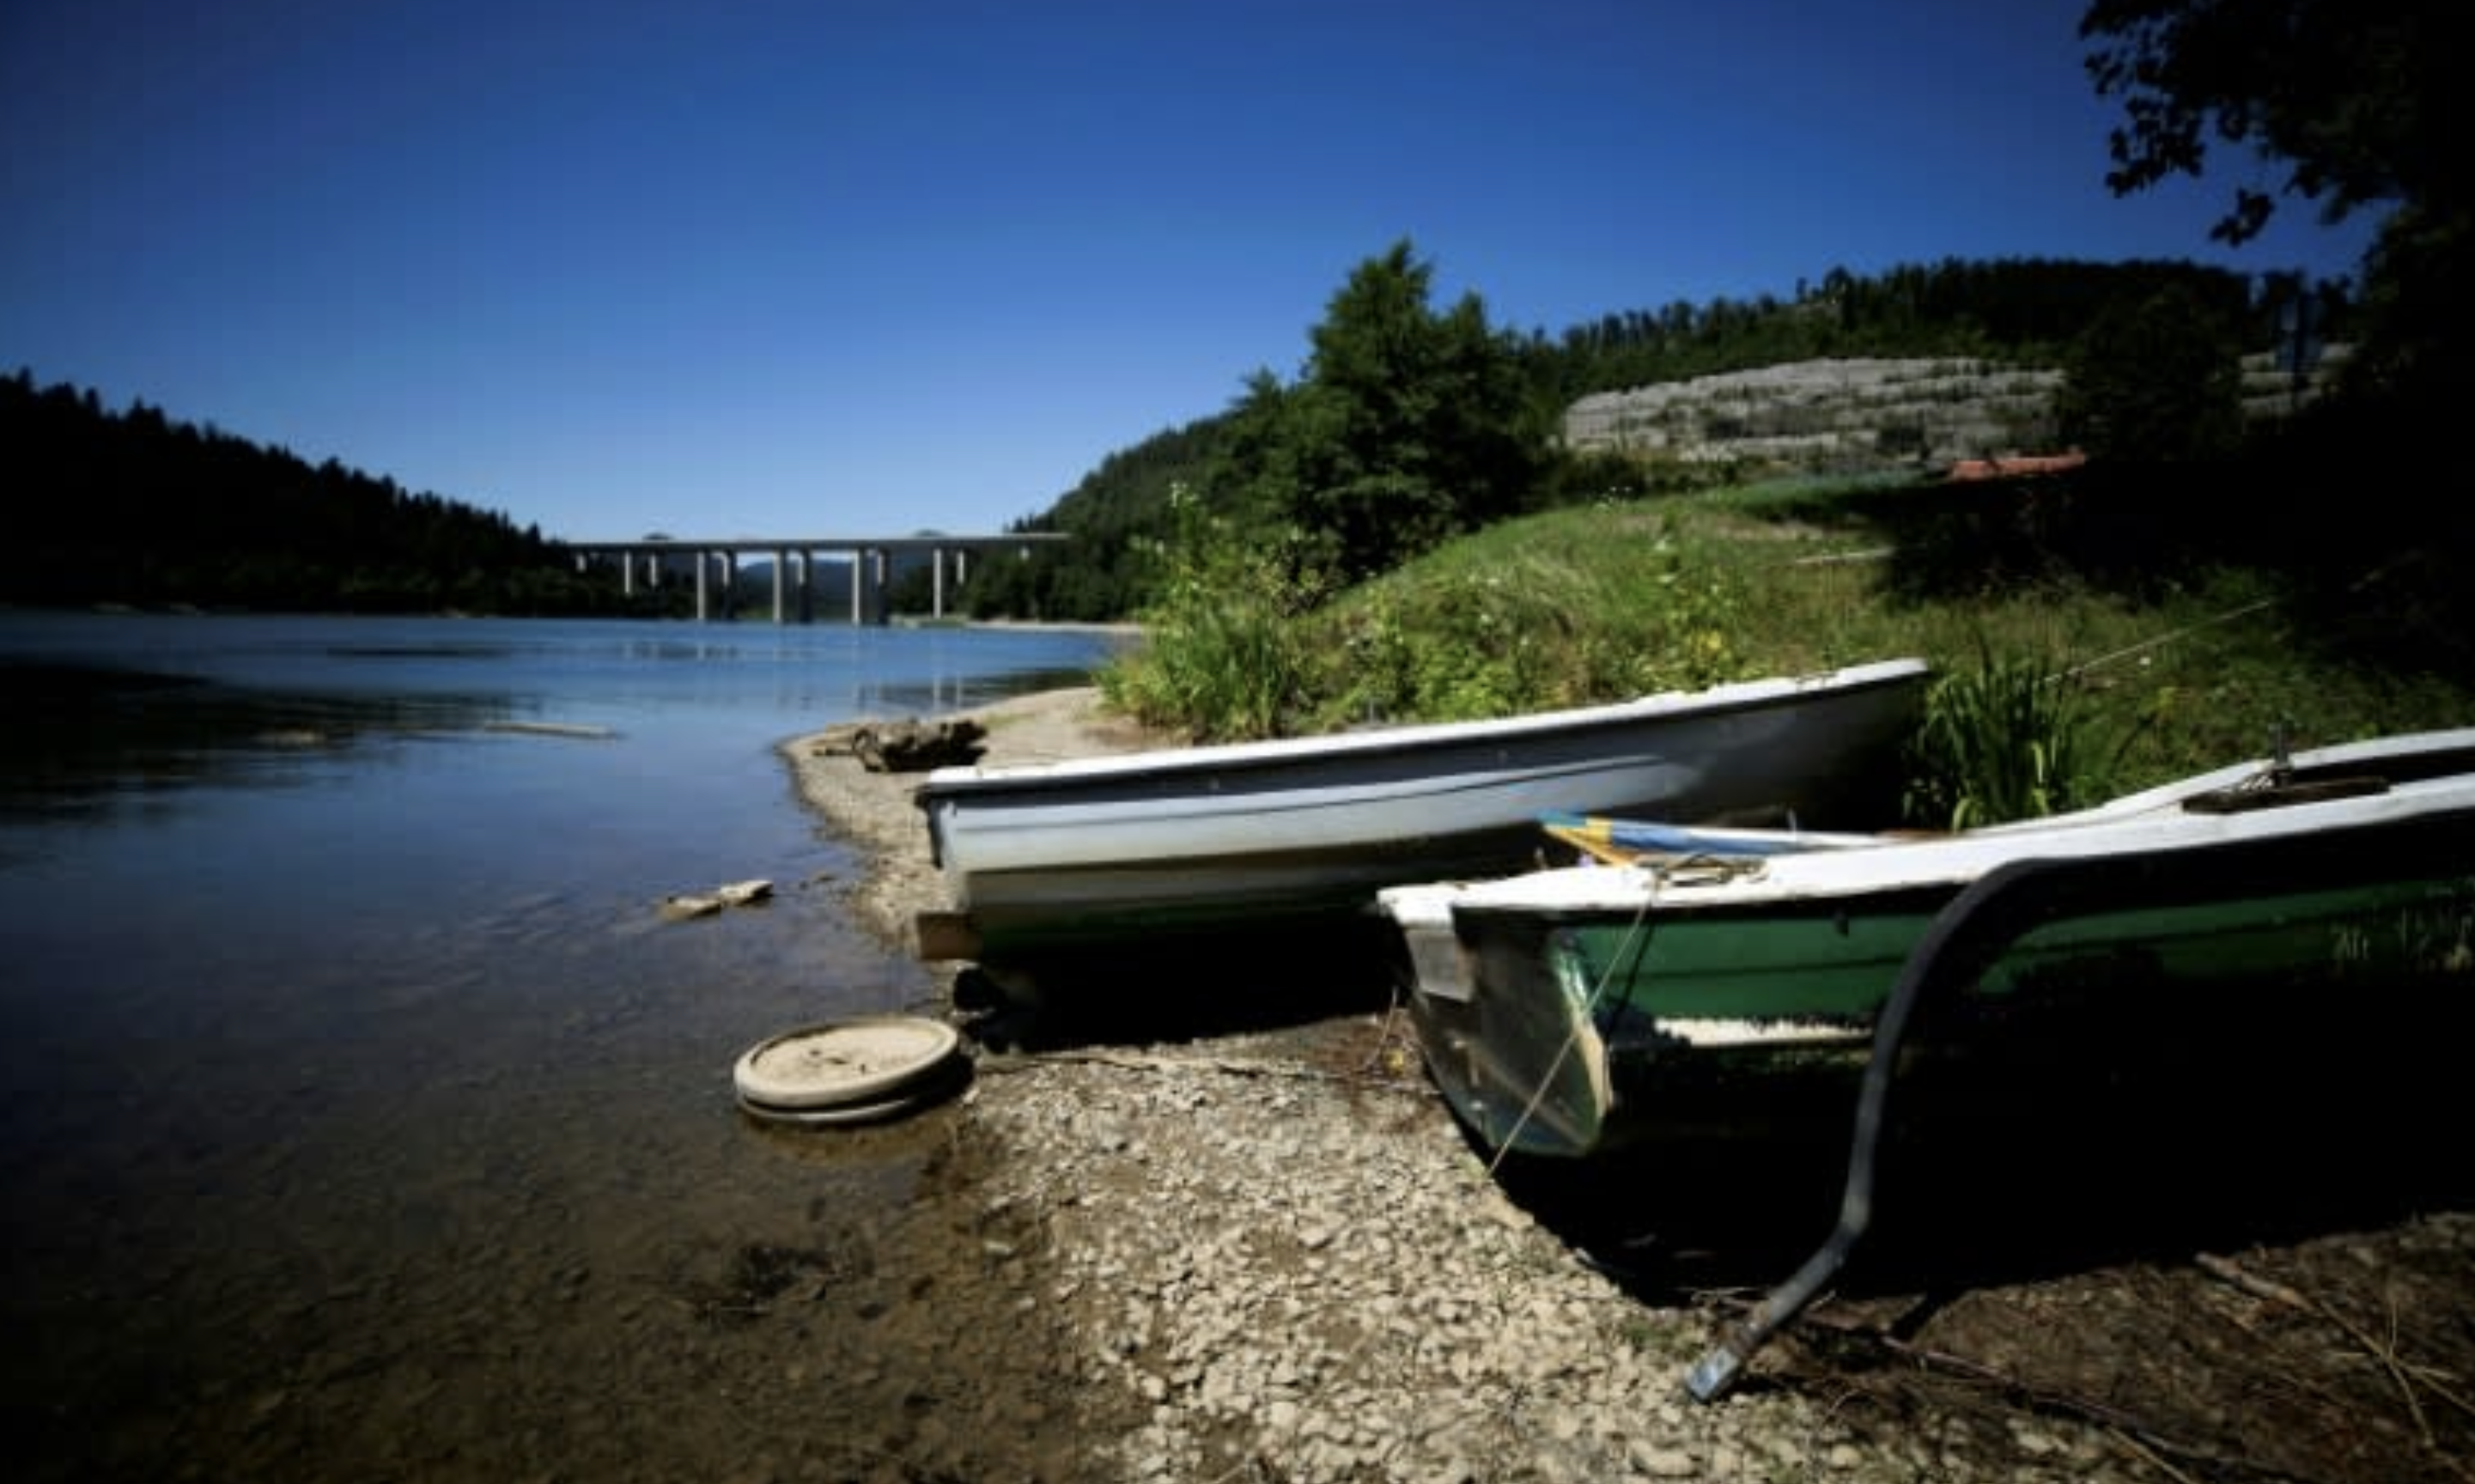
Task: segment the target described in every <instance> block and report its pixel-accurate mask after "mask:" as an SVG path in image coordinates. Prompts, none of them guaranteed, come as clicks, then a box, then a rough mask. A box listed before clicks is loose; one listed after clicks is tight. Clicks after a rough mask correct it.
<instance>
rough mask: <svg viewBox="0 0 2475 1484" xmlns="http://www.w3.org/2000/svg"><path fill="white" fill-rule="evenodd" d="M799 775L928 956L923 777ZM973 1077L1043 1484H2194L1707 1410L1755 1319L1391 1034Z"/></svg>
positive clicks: (1178, 1052)
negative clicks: (1700, 1379)
mask: <svg viewBox="0 0 2475 1484" xmlns="http://www.w3.org/2000/svg"><path fill="white" fill-rule="evenodd" d="M974 716H975V717H976V718H977V719H978V720H979V721H980V722H981V723H982V725H984V726H985V728H986V742H985V749H986V750H985V752H984V754H983V757H982V759H981V761H982V762H984V763H989V764H1005V763H1011V762H1028V761H1038V760H1046V759H1055V758H1062V757H1070V756H1085V755H1093V754H1096V753H1100V752H1106V751H1115V750H1125V749H1130V748H1135V747H1139V746H1143V745H1146V744H1151V743H1156V742H1160V741H1162V739H1158V738H1155V737H1150V736H1147V735H1146V734H1144V733H1143V732H1142V731H1141V730H1140V729H1139V728H1137V727H1134V726H1132V725H1131V724H1129V723H1126V722H1125V721H1123V720H1122V719H1119V718H1114V717H1112V716H1111V715H1109V714H1108V713H1107V711H1106V710H1105V708H1104V707H1103V706H1102V704H1101V702H1100V699H1099V696H1098V694H1097V693H1096V692H1092V691H1089V690H1070V691H1061V692H1053V693H1042V694H1039V695H1034V696H1027V697H1021V698H1017V699H1014V700H1010V701H1007V702H1003V703H1000V704H999V705H996V706H993V707H991V708H988V709H987V710H985V711H983V712H979V713H975V714H974ZM786 753H787V755H788V756H789V758H790V760H791V762H792V764H793V766H794V768H795V771H796V776H797V779H798V784H799V789H800V791H801V794H802V796H803V797H804V798H805V800H806V801H807V802H808V804H809V805H810V806H811V807H812V808H814V809H815V810H816V811H817V812H818V813H819V814H820V815H821V816H822V817H823V818H824V819H825V820H826V821H827V822H828V824H829V825H830V826H831V828H832V829H833V830H834V831H836V832H837V833H839V834H841V835H843V836H845V837H846V838H848V839H851V840H852V841H853V842H854V843H856V844H857V845H859V846H860V847H862V850H863V853H864V855H865V857H866V859H867V861H868V863H869V864H868V867H867V869H866V871H865V873H864V875H863V876H862V877H861V878H860V879H857V880H855V881H853V882H851V883H850V884H849V885H848V890H847V894H848V898H849V902H850V906H851V909H852V911H853V912H855V913H856V914H857V915H858V916H859V917H860V918H861V920H862V921H864V922H866V923H867V924H869V925H870V929H871V931H873V932H876V933H878V934H880V935H881V936H883V937H885V939H886V941H887V943H888V946H889V948H890V949H899V950H903V951H907V945H908V938H907V933H908V924H909V921H910V918H911V916H912V915H913V914H914V913H916V912H920V911H925V910H931V909H935V908H940V907H943V906H944V905H946V904H945V900H944V897H943V888H942V884H941V882H940V879H939V877H938V875H937V873H936V871H935V870H934V868H933V867H932V866H931V865H930V864H929V862H928V860H927V849H926V838H925V831H924V829H923V828H922V826H921V823H920V820H919V815H918V812H917V810H916V808H915V807H914V806H913V805H912V803H911V799H910V789H911V786H912V784H913V783H915V782H916V779H913V778H906V777H904V776H902V775H900V774H890V773H872V772H870V771H868V770H867V769H866V768H864V767H863V766H861V765H860V764H859V763H858V762H857V761H856V760H855V759H853V758H852V757H850V756H849V755H848V754H847V752H846V751H845V750H840V749H837V748H836V747H835V746H834V745H832V743H831V741H830V739H828V738H824V737H819V738H807V739H800V740H797V741H795V742H791V743H789V744H788V745H787V747H786ZM946 983H947V988H948V992H949V994H950V980H948V981H947V982H946ZM948 1004H949V1006H950V999H949V1002H948ZM972 1054H973V1057H974V1059H975V1063H976V1067H975V1076H974V1078H973V1081H972V1083H971V1085H970V1087H969V1089H968V1091H967V1092H966V1093H965V1094H963V1095H962V1096H961V1097H960V1098H959V1099H957V1100H956V1101H955V1102H954V1104H953V1105H952V1106H950V1107H943V1108H939V1109H935V1110H933V1111H932V1112H930V1113H929V1114H927V1115H926V1116H928V1117H932V1118H941V1119H946V1120H950V1123H951V1127H950V1129H949V1130H948V1131H947V1132H946V1135H945V1136H946V1137H948V1138H949V1139H950V1140H952V1141H953V1142H954V1143H955V1144H956V1145H958V1146H965V1147H968V1148H969V1149H970V1150H972V1151H973V1152H974V1157H972V1158H971V1159H969V1160H968V1172H969V1174H968V1179H967V1180H958V1181H955V1182H953V1183H952V1184H951V1185H949V1186H948V1187H947V1188H945V1189H943V1191H942V1193H941V1194H940V1195H939V1196H938V1197H937V1199H939V1200H942V1201H944V1202H947V1203H949V1204H950V1205H951V1209H950V1211H949V1212H948V1213H947V1214H946V1216H945V1217H944V1218H943V1221H942V1222H941V1223H935V1224H932V1225H940V1226H942V1227H943V1229H951V1230H957V1231H963V1232H968V1233H977V1234H978V1235H977V1242H978V1251H977V1254H976V1255H977V1256H978V1258H979V1259H980V1263H981V1266H980V1269H979V1271H980V1272H981V1274H982V1275H983V1277H984V1279H985V1281H984V1283H983V1284H981V1285H979V1287H978V1288H977V1290H976V1292H975V1294H974V1296H973V1297H971V1298H970V1299H969V1300H968V1301H967V1302H968V1306H969V1307H971V1308H973V1309H978V1308H980V1307H981V1306H982V1305H984V1306H985V1312H979V1313H974V1314H972V1315H971V1316H970V1317H969V1318H968V1319H966V1320H965V1321H964V1322H963V1326H964V1327H966V1328H968V1329H969V1330H970V1331H971V1332H972V1333H973V1335H974V1336H975V1343H977V1344H978V1345H980V1346H981V1347H983V1348H984V1349H986V1350H989V1351H990V1353H988V1354H986V1355H983V1356H981V1357H980V1360H979V1363H981V1364H983V1365H985V1366H987V1367H989V1368H991V1369H992V1370H993V1371H994V1372H996V1373H997V1374H998V1375H1001V1376H1013V1377H1016V1378H1017V1379H1016V1380H1015V1381H1014V1382H1013V1383H1012V1384H1017V1385H1020V1386H1022V1387H1024V1388H1031V1389H1040V1390H1042V1391H1044V1392H1046V1393H1049V1395H1047V1396H1046V1397H1045V1398H1044V1399H1043V1401H1042V1404H1041V1405H1039V1406H1036V1407H1033V1408H1030V1409H1028V1410H1017V1411H1013V1412H996V1411H992V1413H991V1416H990V1418H989V1419H986V1420H984V1421H985V1422H986V1423H987V1424H988V1425H993V1426H997V1427H1001V1428H1011V1429H1013V1430H1014V1432H1015V1433H1016V1436H1015V1438H1014V1439H1013V1442H1014V1443H1016V1444H1018V1445H1019V1446H1018V1447H1017V1448H1011V1449H1010V1451H1009V1454H1008V1457H1009V1465H1010V1466H1011V1467H1013V1468H1016V1469H1017V1470H1018V1471H1019V1476H1021V1477H1025V1478H1039V1479H1075V1480H1086V1479H1088V1480H1094V1481H1098V1480H1111V1481H1143V1484H1149V1481H1163V1484H1165V1481H1193V1480H1276V1479H1277V1480H1285V1481H1298V1484H1305V1481H1343V1480H1404V1481H1413V1480H1414V1481H1421V1484H1481V1481H1487V1484H1493V1481H1502V1480H1542V1481H1574V1484H1581V1481H1591V1484H1624V1481H1632V1480H1658V1479H1706V1480H1713V1481H1746V1484H1754V1481H1761V1484H1782V1481H1791V1480H1844V1481H1849V1484H1859V1481H1864V1484H1872V1481H1890V1480H1925V1479H1932V1480H1969V1479H1977V1478H1983V1479H1995V1478H2000V1479H2005V1480H2046V1479H2050V1480H2055V1481H2062V1480H2073V1481H2086V1480H2092V1479H2105V1478H2114V1477H2120V1478H2126V1479H2127V1478H2139V1477H2159V1476H2161V1475H2158V1474H2154V1473H2150V1472H2144V1471H2143V1470H2141V1469H2140V1468H2139V1467H2137V1465H2138V1459H2137V1457H2136V1455H2135V1454H2133V1453H2131V1452H2128V1451H2126V1450H2125V1449H2124V1448H2123V1447H2122V1446H2121V1445H2120V1441H2119V1440H2117V1439H2116V1438H2114V1437H2112V1436H2110V1435H2109V1434H2108V1433H2107V1432H2106V1431H2104V1430H2103V1429H2099V1428H2095V1427H2092V1426H2088V1425H2085V1424H2081V1423H2076V1422H2074V1421H2072V1420H2069V1419H2049V1418H2043V1417H2038V1416H2036V1415H2035V1414H2033V1413H2026V1412H2022V1413H2017V1414H2012V1415H2009V1416H2007V1417H1996V1418H1993V1419H1991V1420H1989V1418H1988V1417H1986V1416H1983V1415H1966V1414H1953V1415H1951V1416H1948V1417H1945V1418H1940V1419H1934V1420H1925V1421H1920V1420H1918V1419H1915V1418H1909V1419H1904V1420H1901V1421H1900V1422H1899V1423H1898V1424H1897V1425H1886V1423H1885V1420H1884V1419H1883V1418H1881V1417H1879V1416H1878V1415H1875V1414H1872V1413H1870V1412H1869V1411H1868V1410H1867V1409H1865V1408H1861V1407H1858V1408H1847V1409H1842V1408H1838V1407H1835V1406H1834V1405H1833V1404H1832V1402H1831V1400H1830V1399H1828V1398H1824V1397H1817V1396H1815V1395H1813V1394H1812V1393H1811V1392H1810V1391H1809V1390H1807V1389H1804V1388H1797V1387H1787V1386H1777V1385H1771V1384H1766V1383H1765V1382H1764V1380H1763V1378H1762V1369H1763V1358H1762V1356H1761V1355H1759V1354H1757V1355H1756V1356H1755V1357H1754V1364H1753V1365H1752V1367H1751V1368H1750V1369H1749V1372H1748V1375H1747V1377H1746V1379H1745V1381H1744V1382H1742V1383H1740V1384H1739V1385H1738V1386H1737V1387H1736V1388H1735V1389H1733V1390H1732V1391H1730V1392H1729V1393H1728V1395H1726V1396H1725V1397H1723V1398H1721V1399H1718V1400H1716V1401H1712V1402H1706V1403H1705V1402H1702V1401H1697V1400H1695V1399H1692V1398H1691V1397H1690V1396H1689V1395H1688V1393H1687V1391H1686V1388H1685V1380H1686V1376H1687V1374H1688V1372H1689V1371H1690V1369H1691V1368H1692V1366H1693V1365H1694V1363H1695V1362H1696V1361H1697V1360H1698V1359H1700V1358H1701V1357H1702V1356H1703V1354H1704V1353H1705V1352H1706V1351H1707V1350H1709V1348H1710V1347H1711V1345H1712V1344H1713V1343H1714V1341H1715V1340H1716V1339H1717V1338H1718V1337H1719V1336H1720V1334H1721V1333H1722V1332H1723V1325H1724V1322H1725V1321H1726V1320H1727V1318H1728V1317H1729V1314H1730V1313H1731V1312H1733V1311H1730V1310H1728V1309H1726V1308H1724V1307H1722V1306H1720V1305H1718V1304H1716V1303H1711V1302H1675V1303H1668V1304H1658V1303H1649V1302H1644V1301H1643V1300H1642V1299H1641V1298H1639V1297H1638V1296H1636V1295H1635V1294H1633V1293H1632V1292H1630V1291H1629V1290H1628V1289H1627V1288H1626V1287H1624V1286H1623V1285H1622V1284H1620V1283H1619V1282H1618V1281H1617V1280H1616V1279H1615V1278H1614V1277H1611V1276H1609V1275H1608V1274H1607V1273H1606V1272H1605V1271H1603V1270H1602V1269H1601V1268H1600V1267H1599V1266H1597V1265H1596V1264H1594V1263H1593V1262H1591V1261H1589V1260H1587V1259H1586V1257H1585V1254H1582V1253H1577V1252H1576V1251H1575V1250H1574V1249H1573V1248H1572V1247H1570V1246H1569V1245H1568V1244H1567V1243H1566V1242H1565V1241H1564V1240H1562V1239H1561V1238H1560V1237H1559V1236H1558V1235H1557V1234H1556V1232H1555V1231H1553V1230H1551V1229H1549V1228H1547V1227H1546V1226H1544V1225H1543V1224H1542V1223H1541V1222H1540V1221H1538V1220H1537V1219H1535V1218H1534V1217H1533V1216H1532V1213H1531V1212H1530V1211H1528V1210H1527V1209H1525V1208H1524V1207H1523V1206H1522V1205H1521V1204H1518V1203H1517V1202H1516V1201H1515V1200H1514V1199H1512V1198H1511V1197H1509V1196H1508V1195H1507V1193H1506V1191H1505V1189H1504V1188H1503V1186H1502V1185H1501V1183H1500V1182H1499V1181H1498V1180H1496V1179H1495V1172H1493V1171H1492V1170H1491V1169H1490V1168H1489V1165H1488V1163H1487V1161H1486V1160H1485V1159H1484V1158H1483V1156H1481V1154H1480V1153H1479V1151H1478V1150H1477V1148H1476V1147H1475V1146H1474V1145H1473V1144H1472V1143H1471V1142H1470V1141H1469V1140H1467V1139H1466V1138H1465V1137H1464V1136H1463V1135H1462V1133H1461V1132H1460V1131H1459V1130H1458V1126H1457V1125H1456V1123H1455V1121H1454V1119H1453V1117H1452V1115H1451V1113H1450V1110H1449V1108H1448V1107H1446V1105H1445V1104H1444V1103H1443V1102H1442V1101H1441V1099H1440V1098H1439V1097H1438V1096H1437V1095H1436V1094H1435V1093H1434V1090H1433V1088H1432V1086H1431V1085H1430V1084H1429V1083H1427V1082H1426V1081H1425V1079H1424V1076H1423V1073H1422V1070H1421V1068H1420V1067H1419V1064H1418V1060H1417V1053H1416V1049H1415V1046H1414V1044H1413V1043H1412V1042H1411V1041H1410V1040H1409V1035H1408V1027H1407V1024H1406V1020H1403V1019H1402V1018H1401V1017H1399V1016H1397V1015H1395V1014H1393V1013H1391V1012H1389V1011H1387V1010H1380V1009H1379V1010H1352V1011H1350V1012H1349V1013H1347V1014H1342V1015H1336V1016H1335V1017H1333V1018H1331V1019H1328V1020H1323V1021H1316V1022H1311V1023H1308V1024H1303V1025H1292V1026H1280V1027H1272V1028H1262V1027H1253V1028H1246V1029H1242V1030H1237V1031H1233V1032H1231V1033H1230V1034H1225V1035H1211V1034H1207V1035H1204V1036H1202V1037H1199V1038H1190V1039H1181V1040H1178V1041H1175V1042H1170V1043H1157V1044H1140V1043H1138V1044H1126V1043H1122V1042H1118V1041H1115V1040H1105V1039H1104V1040H1096V1041H1092V1042H1088V1043H1085V1044H1080V1045H1070V1044H1069V1045H1065V1046H1052V1047H1049V1048H1047V1049H1044V1050H1041V1051H1038V1052H1024V1051H1021V1050H1017V1049H1012V1048H1008V1047H1002V1046H995V1045H974V1046H973V1048H972ZM1814 1235H1815V1236H1816V1238H1817V1239H1818V1238H1819V1236H1820V1235H1822V1232H1821V1231H1816V1232H1815V1233H1814ZM1784 1276H1785V1275H1784V1273H1782V1274H1781V1275H1780V1277H1784ZM1752 1297H1758V1295H1739V1296H1737V1299H1738V1301H1739V1303H1740V1304H1741V1302H1745V1301H1748V1300H1749V1299H1750V1298H1752ZM945 1302H946V1304H947V1305H948V1307H949V1308H950V1307H951V1306H952V1305H953V1303H954V1302H956V1300H955V1295H954V1294H953V1293H951V1292H948V1293H947V1294H946V1296H945ZM1008 1336H1012V1337H1014V1341H1015V1345H1016V1350H1017V1353H1014V1354H1013V1355H1012V1356H1011V1358H1009V1357H1008V1356H1007V1354H1006V1353H1005V1350H1006V1346H1007V1337H1008ZM999 1384H1008V1383H1006V1382H1003V1381H1000V1382H999ZM938 1436H941V1437H944V1436H949V1434H947V1433H945V1432H943V1431H941V1432H940V1433H939V1434H938ZM949 1446H950V1445H949ZM971 1456H975V1457H978V1458H979V1459H980V1460H981V1462H982V1463H983V1464H985V1461H986V1455H985V1454H979V1455H971ZM915 1462H916V1460H915ZM898 1476H903V1477H911V1476H919V1475H917V1474H902V1475H898Z"/></svg>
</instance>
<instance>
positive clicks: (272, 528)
mask: <svg viewBox="0 0 2475 1484" xmlns="http://www.w3.org/2000/svg"><path fill="white" fill-rule="evenodd" d="M0 449H6V450H8V454H7V457H8V460H9V466H10V467H9V480H10V483H11V485H12V488H13V489H14V491H15V492H16V493H15V498H14V499H12V500H11V502H10V504H11V508H12V512H13V516H12V521H13V528H12V532H11V536H12V541H11V560H10V561H9V562H8V563H6V564H5V565H0V601H7V602H12V603H19V604H26V605H31V606H66V605H80V606H83V605H87V604H95V603H125V604H130V605H134V606H141V607H170V606H182V605H192V606H198V607H214V608H242V609H254V610H259V611H265V612H299V611H322V612H356V613H443V612H462V613H486V614H503V615H518V616H528V617H529V616H541V615H550V614H580V613H615V612H619V611H622V609H621V601H622V600H621V598H620V595H619V594H618V593H617V592H616V591H615V588H614V586H613V585H612V584H609V583H606V582H598V581H587V580H584V579H582V578H580V577H579V576H578V575H577V574H576V572H575V571H574V568H573V564H572V563H571V562H570V561H569V560H568V558H567V557H566V556H565V555H564V554H563V553H562V552H561V551H560V550H559V548H558V547H557V546H556V545H555V544H554V543H552V542H551V541H549V540H548V539H546V538H544V537H543V536H542V534H541V533H540V532H539V531H538V530H533V529H525V530H518V529H517V528H516V527H515V525H514V524H513V523H511V522H510V521H509V520H508V519H507V518H506V517H504V516H502V515H499V514H495V513H493V512H489V511H485V510H480V509H477V508H475V507H474V506H472V505H469V504H464V503H461V502H459V501H456V500H453V499H447V498H445V497H442V496H439V495H433V494H413V493H410V492H408V491H405V490H404V489H401V488H399V487H398V486H397V485H396V483H395V482H394V481H393V480H391V479H386V478H380V477H373V476H371V475H369V474H362V473H359V472H357V471H355V470H351V469H346V468H344V467H343V466H342V465H340V464H338V463H336V462H335V461H334V460H332V459H330V460H327V461H326V462H324V463H321V464H318V465H316V466H314V467H313V466H312V465H310V464H309V463H307V462H306V460H304V459H302V458H300V457H298V456H297V455H295V454H292V453H290V452H288V451H286V450H282V449H280V448H268V447H264V446H261V445H258V444H254V443H251V442H249V441H247V440H245V439H242V438H239V437H236V436H234V435H233V434H230V433H226V432H222V431H219V430H217V429H214V428H211V427H207V428H201V427H198V426H192V425H189V424H186V423H181V422H176V421H174V420H172V419H171V418H169V417H167V416H166V415H165V414H164V413H163V412H162V411H161V410H160V409H159V408H156V407H152V406H149V405H147V404H146V403H145V402H143V401H135V402H132V403H131V404H130V406H129V407H128V408H127V409H126V410H125V411H120V412H113V411H111V410H110V409H108V408H106V407H105V406H104V405H103V403H102V401H101V399H100V398H99V397H98V396H97V395H96V394H95V393H94V392H93V391H91V390H85V391H81V390H79V389H77V388H74V387H70V386H66V385H55V386H52V387H49V388H43V389H37V386H36V383H35V378H34V374H33V373H32V372H31V371H26V370H21V371H19V372H18V373H17V374H16V375H15V376H14V377H9V378H7V379H0Z"/></svg>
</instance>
